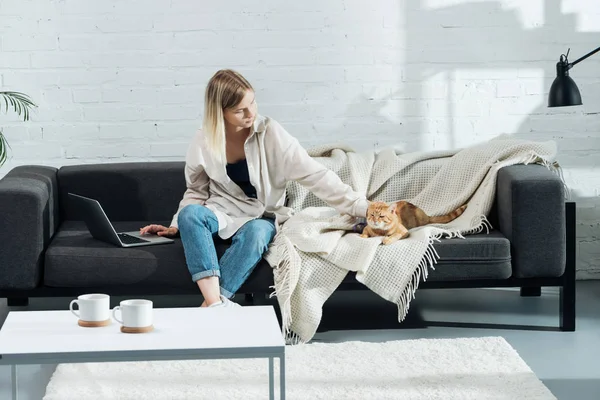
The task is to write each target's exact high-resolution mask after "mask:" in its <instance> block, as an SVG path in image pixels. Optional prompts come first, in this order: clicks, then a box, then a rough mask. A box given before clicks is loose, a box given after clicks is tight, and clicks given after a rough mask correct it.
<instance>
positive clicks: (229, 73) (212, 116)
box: [202, 69, 254, 164]
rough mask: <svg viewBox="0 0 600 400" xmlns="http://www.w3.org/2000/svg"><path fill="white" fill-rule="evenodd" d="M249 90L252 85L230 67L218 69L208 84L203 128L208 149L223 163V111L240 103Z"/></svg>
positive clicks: (224, 155) (224, 154) (205, 95)
mask: <svg viewBox="0 0 600 400" xmlns="http://www.w3.org/2000/svg"><path fill="white" fill-rule="evenodd" d="M248 90H252V91H253V90H254V89H253V88H252V85H250V83H249V82H248V81H247V80H246V78H244V77H243V76H242V75H241V74H239V73H238V72H236V71H233V70H230V69H222V70H219V71H217V72H216V73H215V74H214V75H213V76H212V78H210V80H209V81H208V85H207V86H206V92H205V94H204V119H203V122H202V129H203V131H204V135H205V137H206V145H207V147H208V150H209V151H210V153H211V154H212V155H213V157H214V158H215V160H217V161H218V162H221V163H223V164H225V163H226V162H227V155H226V153H225V118H224V116H223V111H224V110H226V109H228V108H232V107H235V106H236V105H238V104H239V103H240V102H241V101H242V99H243V98H244V96H245V95H246V91H248Z"/></svg>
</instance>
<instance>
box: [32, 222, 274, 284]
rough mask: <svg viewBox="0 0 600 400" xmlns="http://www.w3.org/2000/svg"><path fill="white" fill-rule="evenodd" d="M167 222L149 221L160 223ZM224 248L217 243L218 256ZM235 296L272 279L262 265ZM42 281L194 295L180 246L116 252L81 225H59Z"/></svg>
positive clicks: (133, 226)
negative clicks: (175, 291) (173, 289)
mask: <svg viewBox="0 0 600 400" xmlns="http://www.w3.org/2000/svg"><path fill="white" fill-rule="evenodd" d="M166 222H167V221H162V222H161V221H158V222H156V221H154V223H162V224H165V223H166ZM147 224H148V223H147V222H132V221H125V222H113V225H114V226H115V229H116V230H117V231H119V232H120V231H135V230H137V229H139V228H140V227H142V226H145V225H147ZM226 248H227V245H225V244H219V245H217V253H218V254H219V257H220V256H221V255H222V254H223V252H224V251H225V250H226ZM261 264H264V265H262V267H264V268H256V269H255V271H254V272H253V273H252V274H251V275H250V278H249V279H248V281H247V282H246V284H245V285H244V286H243V287H242V288H240V292H241V293H244V292H260V291H262V292H264V291H266V290H268V286H267V285H271V284H272V283H267V282H272V281H273V277H272V272H271V269H270V267H269V265H268V264H266V262H265V261H261V263H259V267H260V266H261ZM44 283H45V285H46V286H52V287H82V288H85V287H89V288H92V287H107V286H116V285H127V286H129V287H136V288H138V287H144V288H147V289H149V291H151V290H152V288H156V289H157V291H158V290H161V291H162V290H165V289H166V290H168V289H170V288H175V289H177V292H178V293H198V287H197V286H196V284H195V283H194V282H192V280H191V277H190V273H189V271H188V269H187V266H186V263H185V256H184V253H183V245H182V243H181V240H180V239H179V238H176V239H175V242H174V243H170V244H161V245H155V246H142V247H133V248H121V247H117V246H114V245H112V244H108V243H104V242H101V241H98V240H96V239H94V238H93V237H92V236H91V235H90V233H89V231H88V229H87V227H86V226H85V224H84V223H83V222H81V221H65V222H64V223H63V224H62V225H61V226H60V228H59V230H58V232H57V234H56V235H55V236H54V238H53V239H52V242H51V243H50V245H49V246H48V249H47V251H46V254H45V273H44Z"/></svg>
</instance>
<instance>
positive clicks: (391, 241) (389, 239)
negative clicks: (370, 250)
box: [381, 237, 396, 246]
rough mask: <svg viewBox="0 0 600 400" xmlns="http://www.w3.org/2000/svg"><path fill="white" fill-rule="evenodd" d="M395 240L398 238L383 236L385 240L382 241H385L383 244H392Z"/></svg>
mask: <svg viewBox="0 0 600 400" xmlns="http://www.w3.org/2000/svg"><path fill="white" fill-rule="evenodd" d="M395 241H396V239H393V238H388V237H386V238H383V240H382V241H381V243H383V244H385V245H386V246H387V245H388V244H392V243H394V242H395Z"/></svg>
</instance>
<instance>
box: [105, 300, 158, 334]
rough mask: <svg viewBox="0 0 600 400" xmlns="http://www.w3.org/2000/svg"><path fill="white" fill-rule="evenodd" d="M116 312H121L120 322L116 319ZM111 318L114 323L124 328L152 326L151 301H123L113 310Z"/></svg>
mask: <svg viewBox="0 0 600 400" xmlns="http://www.w3.org/2000/svg"><path fill="white" fill-rule="evenodd" d="M117 311H121V317H122V318H123V319H122V320H120V319H119V318H117ZM112 316H113V318H114V319H115V321H117V322H119V323H120V324H121V325H123V326H124V327H126V328H146V327H149V326H152V301H151V300H142V299H133V300H123V301H122V302H120V303H119V305H118V306H116V307H115V308H113V310H112Z"/></svg>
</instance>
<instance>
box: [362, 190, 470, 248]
mask: <svg viewBox="0 0 600 400" xmlns="http://www.w3.org/2000/svg"><path fill="white" fill-rule="evenodd" d="M466 208H467V205H466V204H465V205H463V206H461V207H459V208H457V209H456V210H454V211H452V212H450V213H448V214H446V215H441V216H438V217H430V216H429V215H427V214H426V213H425V211H423V210H422V209H420V208H419V207H417V206H415V205H414V204H412V203H409V202H407V201H398V202H395V203H392V204H391V205H390V204H387V203H385V202H383V201H375V202H372V203H370V204H369V208H368V210H367V226H365V229H364V230H363V232H362V234H361V235H360V237H362V238H367V237H375V236H385V238H384V239H383V241H382V243H383V244H386V245H387V244H392V243H394V242H395V241H397V240H399V239H404V238H405V237H407V236H408V231H409V229H412V228H416V227H418V226H423V225H427V224H446V223H448V222H450V221H452V220H454V219H456V218H458V217H459V216H460V215H461V214H462V213H463V212H464V211H465V209H466Z"/></svg>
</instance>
